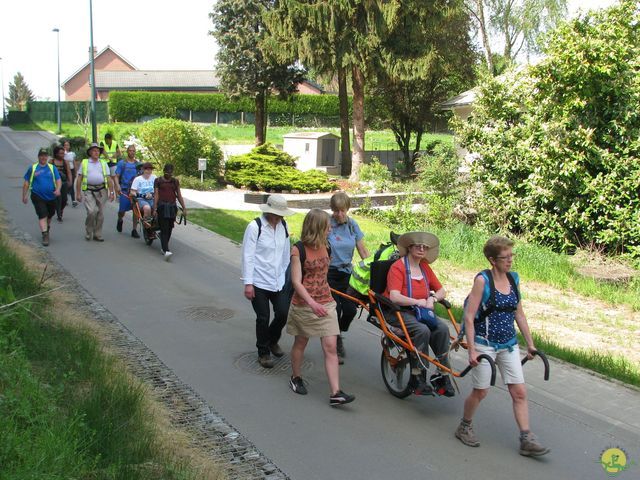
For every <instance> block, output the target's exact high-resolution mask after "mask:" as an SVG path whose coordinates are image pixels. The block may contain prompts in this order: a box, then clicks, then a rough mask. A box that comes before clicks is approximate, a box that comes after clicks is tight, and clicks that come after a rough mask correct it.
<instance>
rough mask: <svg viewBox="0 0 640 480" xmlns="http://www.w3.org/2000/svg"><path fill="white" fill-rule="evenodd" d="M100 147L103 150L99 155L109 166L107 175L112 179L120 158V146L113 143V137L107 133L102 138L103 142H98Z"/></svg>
mask: <svg viewBox="0 0 640 480" xmlns="http://www.w3.org/2000/svg"><path fill="white" fill-rule="evenodd" d="M100 146H101V147H102V149H103V150H102V152H101V154H102V156H103V157H104V159H105V160H106V161H107V165H108V166H109V173H110V174H111V176H112V177H113V176H114V175H115V174H116V166H117V165H118V160H120V159H121V158H122V152H121V151H120V145H118V144H117V143H116V142H114V141H113V135H111V134H110V133H107V134H105V136H104V142H100Z"/></svg>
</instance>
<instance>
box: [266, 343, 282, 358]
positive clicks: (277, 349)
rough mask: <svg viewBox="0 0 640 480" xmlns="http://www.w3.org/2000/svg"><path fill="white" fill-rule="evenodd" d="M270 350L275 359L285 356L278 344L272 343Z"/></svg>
mask: <svg viewBox="0 0 640 480" xmlns="http://www.w3.org/2000/svg"><path fill="white" fill-rule="evenodd" d="M269 350H271V353H272V354H273V356H274V357H278V358H280V357H282V356H283V355H284V352H283V351H282V349H281V348H280V345H278V344H277V343H272V344H271V345H269Z"/></svg>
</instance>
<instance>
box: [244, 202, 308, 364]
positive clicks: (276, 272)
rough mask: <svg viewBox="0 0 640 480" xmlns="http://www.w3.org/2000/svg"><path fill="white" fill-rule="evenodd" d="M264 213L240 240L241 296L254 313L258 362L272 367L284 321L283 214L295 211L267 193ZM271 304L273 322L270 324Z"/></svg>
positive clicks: (285, 239)
mask: <svg viewBox="0 0 640 480" xmlns="http://www.w3.org/2000/svg"><path fill="white" fill-rule="evenodd" d="M260 209H261V210H262V211H263V214H262V215H261V216H260V217H258V218H256V219H255V220H252V221H251V222H250V223H249V225H247V228H246V230H245V232H244V239H243V240H242V281H243V283H244V296H245V297H246V298H247V300H250V301H251V305H252V306H253V310H254V311H255V312H256V347H257V348H258V361H259V362H260V365H262V367H264V368H272V367H273V360H271V354H273V355H274V356H276V357H281V356H282V355H284V352H283V351H282V349H281V348H280V346H279V345H278V341H279V340H280V336H281V333H282V328H283V327H284V325H285V324H286V323H287V314H288V312H289V300H290V298H289V294H288V290H287V289H285V280H286V279H285V277H286V274H285V273H286V270H287V267H288V266H289V256H290V254H291V244H290V243H289V232H288V231H287V224H286V222H285V221H284V218H283V217H286V216H289V215H293V214H294V213H295V212H294V211H293V210H290V209H288V208H287V200H286V199H285V198H284V197H283V196H282V195H270V196H269V198H268V199H267V203H265V204H263V205H260ZM269 302H271V304H272V305H273V322H271V323H269V319H270V313H271V312H270V308H269Z"/></svg>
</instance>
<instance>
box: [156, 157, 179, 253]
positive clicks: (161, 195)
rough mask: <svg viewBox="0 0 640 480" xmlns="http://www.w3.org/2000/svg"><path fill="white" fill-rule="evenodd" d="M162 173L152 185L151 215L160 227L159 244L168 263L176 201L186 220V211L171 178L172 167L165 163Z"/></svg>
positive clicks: (177, 188) (175, 214)
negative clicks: (156, 219)
mask: <svg viewBox="0 0 640 480" xmlns="http://www.w3.org/2000/svg"><path fill="white" fill-rule="evenodd" d="M163 172H164V175H163V176H162V177H158V178H156V180H155V182H154V184H153V191H154V202H153V214H154V216H155V215H157V217H158V225H159V226H160V243H161V244H162V253H163V254H164V259H165V260H166V261H169V258H171V255H173V253H171V251H170V250H169V240H170V239H171V232H172V230H173V224H174V223H175V221H176V216H177V214H178V207H177V206H176V200H178V201H179V202H180V205H181V206H182V214H183V215H184V218H187V209H186V208H185V206H184V200H183V199H182V193H181V192H180V182H179V181H178V179H177V178H173V165H171V164H170V163H167V164H166V165H165V166H164V170H163Z"/></svg>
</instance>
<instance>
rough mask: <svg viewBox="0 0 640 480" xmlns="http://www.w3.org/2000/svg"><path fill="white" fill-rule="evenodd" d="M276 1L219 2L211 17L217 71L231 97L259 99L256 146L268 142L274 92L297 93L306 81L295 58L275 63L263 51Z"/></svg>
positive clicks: (257, 103) (256, 104)
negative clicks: (270, 101) (267, 19)
mask: <svg viewBox="0 0 640 480" xmlns="http://www.w3.org/2000/svg"><path fill="white" fill-rule="evenodd" d="M274 4H275V1H273V0H218V1H217V2H216V4H215V6H214V11H213V12H212V13H210V14H209V17H210V18H211V20H212V22H213V30H212V31H211V32H209V33H210V34H211V35H213V36H214V37H215V39H216V40H217V42H218V46H219V50H218V54H217V65H216V71H217V73H218V75H219V77H220V83H221V85H222V87H223V89H224V90H225V91H226V92H227V93H228V94H229V95H252V96H253V97H254V98H255V138H256V145H261V144H263V143H264V142H265V139H266V132H267V101H268V98H269V95H270V94H271V92H272V91H274V90H275V91H277V92H279V93H280V94H281V95H287V94H289V93H293V92H294V91H295V90H296V85H297V84H298V83H300V82H301V81H302V79H303V73H304V72H303V70H302V69H301V68H299V67H298V66H296V65H295V62H294V61H295V59H294V58H292V59H289V60H285V61H274V60H273V59H271V58H266V57H265V55H263V53H262V51H261V50H260V48H259V45H260V42H261V40H262V38H263V37H264V36H265V35H266V33H267V32H266V27H265V24H264V21H263V16H264V14H265V12H267V11H268V10H270V9H272V8H273V7H274Z"/></svg>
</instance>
